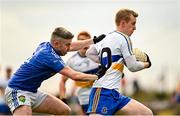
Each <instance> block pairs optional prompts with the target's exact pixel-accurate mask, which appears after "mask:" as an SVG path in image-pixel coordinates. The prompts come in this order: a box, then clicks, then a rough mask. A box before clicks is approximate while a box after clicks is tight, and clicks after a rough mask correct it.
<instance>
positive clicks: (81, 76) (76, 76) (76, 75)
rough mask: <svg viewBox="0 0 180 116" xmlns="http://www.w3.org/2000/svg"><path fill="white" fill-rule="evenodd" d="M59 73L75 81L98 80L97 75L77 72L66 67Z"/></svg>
mask: <svg viewBox="0 0 180 116" xmlns="http://www.w3.org/2000/svg"><path fill="white" fill-rule="evenodd" d="M59 73H60V74H62V75H64V76H66V77H69V78H71V79H72V80H75V81H89V80H97V79H98V76H97V75H93V74H85V73H82V72H78V71H75V70H73V69H71V68H70V67H68V66H66V67H64V68H63V69H62V70H61V71H60V72H59Z"/></svg>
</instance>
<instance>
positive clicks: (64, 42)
mask: <svg viewBox="0 0 180 116" xmlns="http://www.w3.org/2000/svg"><path fill="white" fill-rule="evenodd" d="M71 42H72V39H60V40H58V41H57V44H56V47H55V50H56V52H57V53H58V54H59V55H60V56H64V55H66V54H67V52H68V51H69V49H70V46H71Z"/></svg>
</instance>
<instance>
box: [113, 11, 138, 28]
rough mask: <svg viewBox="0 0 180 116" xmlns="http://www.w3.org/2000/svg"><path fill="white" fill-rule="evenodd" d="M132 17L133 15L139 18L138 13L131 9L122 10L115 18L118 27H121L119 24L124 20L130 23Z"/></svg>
mask: <svg viewBox="0 0 180 116" xmlns="http://www.w3.org/2000/svg"><path fill="white" fill-rule="evenodd" d="M131 15H133V16H134V17H138V13H136V12H135V11H133V10H130V9H120V10H119V11H118V12H117V14H116V17H115V23H116V26H119V23H120V22H121V21H122V20H125V21H126V22H129V20H130V16H131Z"/></svg>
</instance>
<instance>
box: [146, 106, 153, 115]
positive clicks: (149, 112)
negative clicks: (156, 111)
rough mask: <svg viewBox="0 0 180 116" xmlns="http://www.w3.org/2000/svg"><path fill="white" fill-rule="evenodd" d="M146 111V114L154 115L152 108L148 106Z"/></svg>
mask: <svg viewBox="0 0 180 116" xmlns="http://www.w3.org/2000/svg"><path fill="white" fill-rule="evenodd" d="M144 113H145V115H149V116H152V115H153V112H152V110H151V109H149V108H146V111H145V112H144Z"/></svg>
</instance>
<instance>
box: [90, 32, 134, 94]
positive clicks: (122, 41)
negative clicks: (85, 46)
mask: <svg viewBox="0 0 180 116" xmlns="http://www.w3.org/2000/svg"><path fill="white" fill-rule="evenodd" d="M95 47H96V49H97V51H98V53H100V52H101V51H102V49H103V48H105V47H108V48H109V49H110V50H111V54H112V65H111V67H110V68H109V69H108V70H107V72H106V74H105V75H104V76H103V77H101V78H100V79H98V80H96V81H95V82H94V84H93V87H103V88H107V89H116V90H118V91H119V88H120V79H121V78H122V75H123V68H124V65H125V61H124V58H126V57H129V56H130V55H132V54H133V53H132V44H131V40H130V38H129V37H128V36H126V35H125V34H123V33H121V32H118V31H113V32H111V33H109V34H108V35H107V36H106V38H104V39H103V41H101V42H99V43H97V44H96V45H95Z"/></svg>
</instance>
